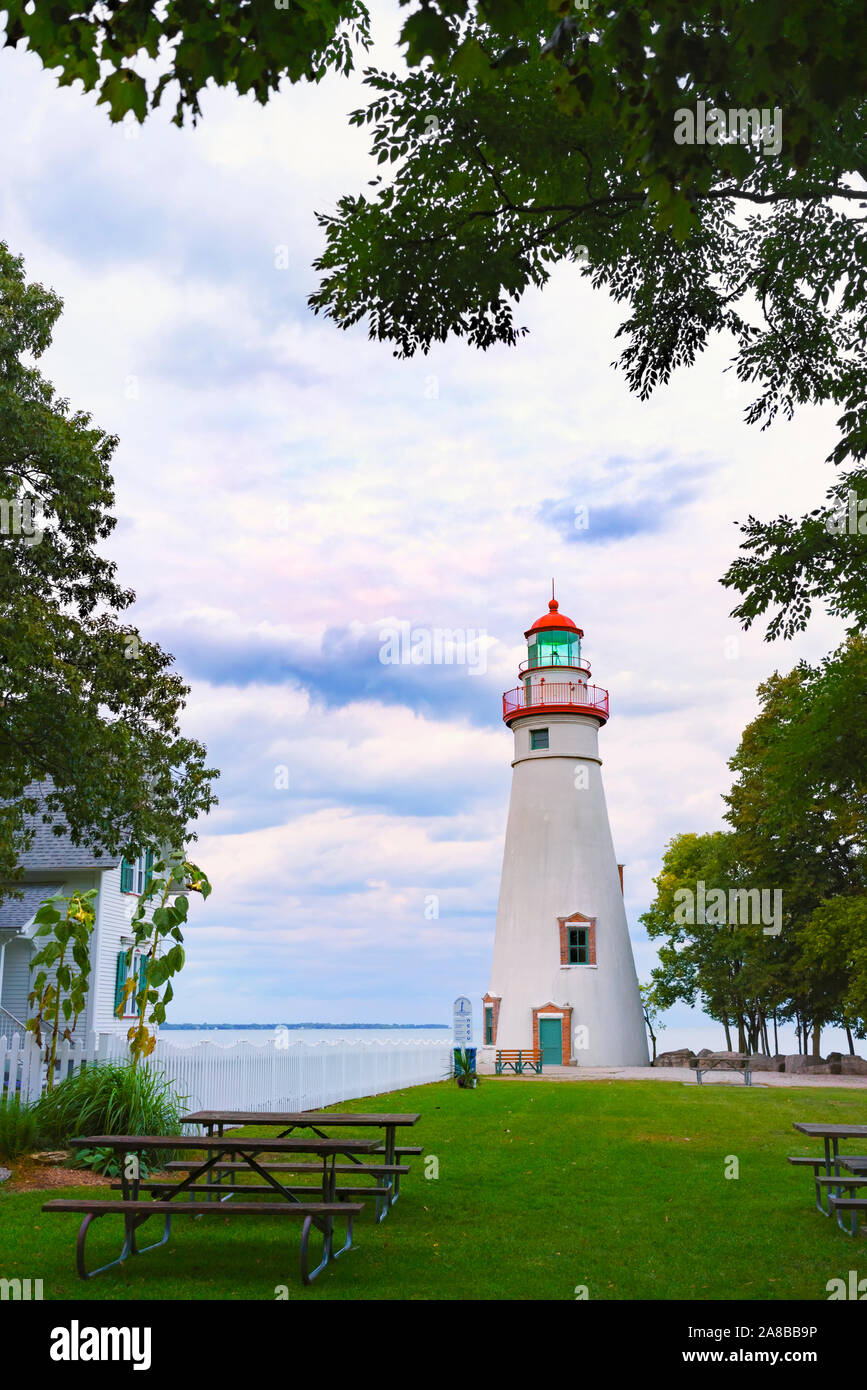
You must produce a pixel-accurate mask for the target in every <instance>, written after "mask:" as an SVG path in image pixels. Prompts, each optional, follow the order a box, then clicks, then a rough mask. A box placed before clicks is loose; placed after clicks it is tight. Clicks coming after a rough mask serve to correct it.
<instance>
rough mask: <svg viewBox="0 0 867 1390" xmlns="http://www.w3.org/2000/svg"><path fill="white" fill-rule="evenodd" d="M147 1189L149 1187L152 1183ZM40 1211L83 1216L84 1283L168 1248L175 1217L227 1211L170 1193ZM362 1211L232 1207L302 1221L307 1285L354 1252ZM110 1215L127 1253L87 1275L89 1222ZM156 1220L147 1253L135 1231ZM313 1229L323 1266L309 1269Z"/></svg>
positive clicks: (328, 1206)
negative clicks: (338, 1236) (341, 1238)
mask: <svg viewBox="0 0 867 1390" xmlns="http://www.w3.org/2000/svg"><path fill="white" fill-rule="evenodd" d="M143 1185H145V1186H149V1185H150V1184H143ZM172 1190H173V1191H177V1188H172ZM236 1190H237V1189H236ZM42 1210H43V1211H53V1212H80V1213H83V1214H84V1220H83V1221H82V1223H81V1228H80V1230H79V1232H78V1241H77V1242H76V1247H75V1263H76V1268H77V1270H78V1273H79V1275H80V1277H81V1278H82V1279H93V1278H94V1277H95V1276H96V1275H97V1274H102V1273H103V1271H104V1270H106V1269H111V1268H112V1267H113V1266H114V1265H117V1264H122V1263H123V1261H124V1260H126V1259H127V1258H129V1256H131V1255H144V1254H146V1253H147V1251H148V1250H156V1248H157V1247H158V1246H160V1245H165V1243H166V1241H167V1240H168V1238H169V1235H170V1234H171V1227H172V1217H173V1216H196V1217H198V1216H222V1217H225V1215H226V1208H225V1207H224V1206H223V1204H222V1202H217V1203H211V1204H209V1203H207V1202H180V1201H177V1200H171V1198H170V1195H169V1194H166V1195H165V1196H163V1197H158V1198H149V1199H146V1200H145V1199H142V1200H138V1199H136V1200H120V1201H116V1200H112V1199H109V1200H94V1199H88V1198H72V1199H69V1198H64V1197H56V1198H55V1199H54V1200H53V1201H51V1202H46V1203H45V1204H44V1205H43V1207H42ZM361 1211H364V1203H363V1202H291V1203H290V1202H236V1203H234V1204H233V1206H232V1216H294V1217H303V1219H304V1225H303V1227H302V1228H301V1282H302V1283H303V1284H309V1283H311V1281H312V1280H313V1279H315V1278H316V1275H317V1274H318V1273H319V1272H320V1270H322V1269H324V1268H325V1266H326V1265H327V1264H328V1261H329V1260H330V1259H336V1258H337V1257H338V1255H342V1254H343V1253H344V1251H346V1250H348V1249H349V1248H350V1246H351V1245H352V1220H353V1217H355V1216H357V1215H358V1213H359V1212H361ZM112 1215H117V1216H122V1217H123V1218H124V1227H125V1237H124V1243H123V1249H122V1250H121V1252H120V1255H119V1256H118V1258H117V1259H116V1260H111V1261H110V1263H109V1264H107V1265H102V1266H101V1267H100V1268H99V1269H95V1270H93V1271H91V1272H90V1273H88V1271H87V1268H86V1266H85V1262H84V1244H85V1240H86V1239H87V1232H88V1229H89V1227H90V1223H91V1222H92V1221H94V1220H97V1219H98V1218H99V1217H100V1216H112ZM153 1216H156V1217H160V1218H164V1220H165V1226H164V1228H163V1234H162V1237H161V1238H160V1239H159V1240H157V1241H154V1243H153V1245H146V1246H145V1247H144V1249H143V1250H140V1249H139V1248H138V1247H137V1245H136V1238H135V1233H136V1231H137V1229H138V1227H139V1226H141V1225H143V1223H144V1222H145V1221H148V1220H150V1218H151V1217H153ZM335 1217H341V1218H345V1219H346V1224H347V1232H346V1241H345V1243H344V1244H343V1245H342V1246H341V1248H340V1249H339V1250H335V1249H334V1220H335ZM314 1225H315V1226H316V1227H317V1229H318V1230H319V1231H321V1233H322V1241H323V1251H322V1259H321V1260H320V1262H319V1264H318V1265H317V1266H316V1268H315V1269H313V1270H311V1269H310V1266H309V1260H308V1245H309V1241H310V1230H311V1228H312V1227H313V1226H314Z"/></svg>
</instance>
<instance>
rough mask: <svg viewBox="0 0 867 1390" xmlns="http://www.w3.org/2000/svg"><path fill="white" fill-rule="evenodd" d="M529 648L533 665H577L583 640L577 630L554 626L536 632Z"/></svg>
mask: <svg viewBox="0 0 867 1390" xmlns="http://www.w3.org/2000/svg"><path fill="white" fill-rule="evenodd" d="M535 636H536V640H535V642H533V643H531V645H530V647H529V649H528V653H527V654H528V656H529V659H530V665H531V666H576V665H578V663H579V662H580V659H581V640H580V638H579V637H578V634H577V633H575V632H562V631H559V632H558V631H557V630H556V629H554V628H552V629H549V630H548V631H546V632H539V633H536V634H535Z"/></svg>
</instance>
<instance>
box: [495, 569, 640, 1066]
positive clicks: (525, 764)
mask: <svg viewBox="0 0 867 1390" xmlns="http://www.w3.org/2000/svg"><path fill="white" fill-rule="evenodd" d="M524 635H525V636H526V638H527V644H528V653H527V660H526V661H523V662H522V663H521V666H520V669H519V672H518V675H519V679H520V682H521V684H520V685H519V686H518V687H517V689H516V690H509V691H507V692H506V694H505V695H504V696H503V719H504V721H505V723H506V724H507V725H508V726H509V728H510V729H511V730H512V733H513V735H514V739H515V755H514V760H513V762H512V768H513V777H512V797H511V802H510V804H509V820H508V825H507V827H506V846H505V852H504V855H503V874H502V879H501V881H500V901H499V907H498V910H497V927H496V936H495V939H494V962H493V968H492V970H491V984H490V989H489V991H488V993H487V994H486V995H485V998H484V1001H483V1005H484V1042H485V1047H484V1049H483V1051H482V1057H483V1058H485V1059H487V1060H493V1057H494V1053H495V1051H496V1049H498V1048H503V1049H513V1048H539V1049H540V1050H541V1052H542V1060H543V1064H548V1065H551V1064H553V1063H562V1064H566V1065H570V1064H571V1065H573V1066H587V1067H599V1066H602V1067H608V1066H615V1067H616V1066H647V1065H648V1054H647V1036H646V1032H645V1026H644V1018H643V1013H642V1008H641V999H640V995H639V992H638V981H637V979H636V975H635V964H634V961H633V959H632V947H631V945H630V942H629V931H628V928H627V925H626V913H625V911H624V907H623V884H622V875H621V872H620V870H619V868H618V864H617V859H616V857H615V854H614V845H613V842H612V839H611V830H610V828H609V825H608V811H607V808H606V805H605V793H604V791H603V789H602V770H601V768H602V765H601V762H600V758H599V747H598V740H599V729H600V727H601V726H602V725H603V724H605V723H606V722H607V719H608V692H607V690H602V689H600V688H599V687H598V686H594V685H590V684H588V681H589V677H590V667H589V666H588V664H587V662H586V660H585V659H584V657H583V656H582V654H581V638H582V637H583V636H584V634H583V632H582V631H581V629H580V628H579V627H576V625H575V623H573V621H572V619H571V618H567V617H566V616H565V615H564V614H562V613H561V612H560V611H559V604H558V603H557V600H556V599H555V598H553V597H552V599H551V602H550V603H549V605H548V612H547V613H546V614H545V615H544V617H541V618H539V620H538V622H535V623H534V624H533V626H532V627H531V628H530V629H529V630H528V631H527V632H526V633H525V634H524Z"/></svg>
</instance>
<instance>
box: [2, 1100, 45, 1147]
mask: <svg viewBox="0 0 867 1390" xmlns="http://www.w3.org/2000/svg"><path fill="white" fill-rule="evenodd" d="M38 1132H39V1128H38V1124H37V1121H36V1110H35V1107H32V1106H28V1105H22V1104H21V1101H20V1099H19V1097H18V1096H15V1095H9V1094H7V1095H5V1096H3V1097H0V1157H2V1158H18V1157H19V1156H20V1155H21V1154H24V1153H29V1152H30V1150H31V1149H33V1148H34V1147H35V1145H36V1139H37V1135H38Z"/></svg>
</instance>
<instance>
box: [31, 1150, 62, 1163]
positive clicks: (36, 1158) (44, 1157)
mask: <svg viewBox="0 0 867 1390" xmlns="http://www.w3.org/2000/svg"><path fill="white" fill-rule="evenodd" d="M30 1157H31V1158H32V1160H33V1162H34V1163H44V1164H48V1165H50V1164H57V1165H58V1166H59V1165H60V1164H62V1163H65V1162H66V1158H67V1154H66V1150H65V1149H46V1150H45V1151H44V1152H43V1153H38V1154H31V1155H30Z"/></svg>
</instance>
